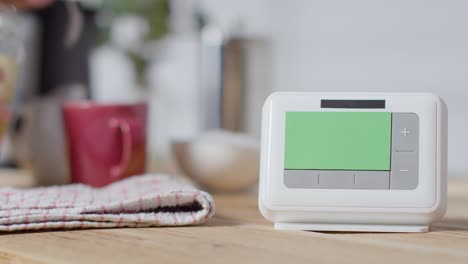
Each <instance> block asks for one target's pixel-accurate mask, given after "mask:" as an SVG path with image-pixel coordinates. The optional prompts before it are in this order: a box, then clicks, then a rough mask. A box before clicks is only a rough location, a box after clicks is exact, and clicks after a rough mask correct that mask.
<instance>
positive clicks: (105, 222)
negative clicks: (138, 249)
mask: <svg viewBox="0 0 468 264" xmlns="http://www.w3.org/2000/svg"><path fill="white" fill-rule="evenodd" d="M213 214H214V203H213V199H212V197H211V196H210V195H209V194H208V193H206V192H202V191H200V190H197V189H195V188H194V187H193V186H191V185H188V184H183V183H181V182H179V181H177V180H176V179H175V178H174V177H171V176H168V175H163V174H153V175H151V174H149V175H142V176H135V177H130V178H127V179H124V180H121V181H119V182H115V183H113V184H111V185H108V186H106V187H104V188H100V189H95V188H92V187H89V186H86V185H82V184H73V185H66V186H53V187H44V188H34V189H13V188H0V231H20V230H21V231H24V230H40V229H72V228H109V227H150V226H183V225H196V224H201V223H204V222H205V221H207V220H208V219H209V218H210V217H211V216H213Z"/></svg>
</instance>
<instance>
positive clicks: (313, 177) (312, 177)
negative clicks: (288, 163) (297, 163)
mask: <svg viewBox="0 0 468 264" xmlns="http://www.w3.org/2000/svg"><path fill="white" fill-rule="evenodd" d="M284 185H286V186H287V187H289V188H300V189H315V188H318V171H316V170H285V171H284Z"/></svg>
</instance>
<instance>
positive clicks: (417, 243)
mask: <svg viewBox="0 0 468 264" xmlns="http://www.w3.org/2000/svg"><path fill="white" fill-rule="evenodd" d="M7 174H8V175H5V173H0V184H1V183H4V184H5V183H6V184H9V185H12V184H13V183H15V177H17V178H18V181H17V182H18V184H19V185H22V186H23V187H24V185H25V184H26V183H28V181H27V180H25V179H24V178H23V179H20V178H21V177H24V175H23V176H17V175H15V176H12V173H11V172H10V173H7ZM3 175H5V176H3ZM2 176H3V177H2ZM215 201H216V205H217V213H216V216H215V217H214V218H213V219H212V220H211V221H210V222H209V223H208V224H206V225H204V226H197V227H177V228H142V229H128V228H122V229H107V230H77V231H54V232H36V233H0V263H281V264H285V263H360V264H362V263H426V264H427V263H464V264H466V263H468V181H452V182H451V183H450V185H449V209H448V213H447V216H446V217H445V219H444V220H443V221H442V222H440V223H437V224H435V225H434V226H433V227H432V230H431V232H429V233H422V234H385V233H343V232H335V233H323V232H305V231H275V230H273V227H272V224H271V223H269V222H267V221H265V220H264V219H263V217H262V216H261V215H260V213H259V212H258V210H257V198H256V195H255V194H243V195H215Z"/></svg>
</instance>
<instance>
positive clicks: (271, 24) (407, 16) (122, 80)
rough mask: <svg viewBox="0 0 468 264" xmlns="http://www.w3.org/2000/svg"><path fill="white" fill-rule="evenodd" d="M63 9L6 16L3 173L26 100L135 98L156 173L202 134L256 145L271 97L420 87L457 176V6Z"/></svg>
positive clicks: (259, 0)
mask: <svg viewBox="0 0 468 264" xmlns="http://www.w3.org/2000/svg"><path fill="white" fill-rule="evenodd" d="M71 2H73V3H74V4H73V5H71V4H69V3H70V2H66V1H59V2H57V3H55V4H54V5H53V6H49V7H47V8H46V9H42V10H23V11H20V12H18V13H17V18H15V19H17V21H18V23H15V25H14V26H12V27H13V28H14V31H15V32H16V34H17V35H18V36H19V38H20V39H21V40H22V42H23V44H24V51H25V52H24V54H23V57H22V58H21V65H22V67H21V68H20V69H21V70H19V71H18V73H19V74H18V76H19V81H18V82H17V89H16V93H15V94H16V96H15V97H14V102H15V103H14V108H13V112H14V113H13V116H14V118H12V121H11V122H12V129H10V130H9V135H7V136H6V139H4V142H3V143H2V160H3V164H4V165H8V164H10V165H11V164H12V163H21V161H18V159H17V158H15V157H16V156H21V155H22V154H21V152H25V151H26V150H24V148H25V147H24V143H23V146H22V144H21V142H20V143H18V144H16V145H15V141H21V140H17V138H21V134H22V133H25V132H24V131H23V130H25V128H24V127H25V126H26V125H25V123H27V121H25V120H26V119H27V118H25V117H24V116H25V115H24V114H23V113H24V112H25V110H24V109H25V108H27V107H26V105H28V104H29V105H30V104H31V102H33V101H34V102H36V104H38V105H41V104H46V105H51V104H54V103H56V104H58V103H59V102H63V101H64V100H69V99H73V100H76V99H80V98H92V99H94V100H96V101H99V102H107V103H115V102H136V101H141V100H147V101H148V103H149V107H150V113H149V127H148V131H149V133H148V135H149V138H148V140H149V147H148V151H149V154H150V159H151V160H156V161H157V162H155V163H154V166H155V167H157V168H163V167H164V166H169V167H170V166H173V165H170V164H171V163H173V156H172V151H171V142H174V141H183V140H188V139H192V138H195V137H197V135H199V134H200V133H202V132H203V131H208V130H213V129H215V130H216V129H225V130H229V131H233V132H242V133H244V134H245V135H248V136H249V138H251V139H253V140H254V141H255V140H257V141H258V139H259V137H260V124H261V122H260V119H261V114H260V110H261V106H262V103H263V101H264V100H265V98H266V97H267V96H268V94H270V93H271V92H272V91H277V90H286V91H345V92H346V91H372V92H433V93H436V94H438V95H440V96H441V97H442V98H443V99H444V100H445V101H446V103H447V105H448V109H449V176H450V177H468V158H467V157H468V155H467V154H466V150H467V149H468V139H467V137H466V135H468V119H467V115H468V104H467V103H466V102H465V100H466V99H467V98H468V34H467V28H468V16H467V15H466V14H467V12H468V2H466V1H461V0H426V1H423V0H420V1H419V0H414V1H404V0H394V1H380V0H377V1H376V0H353V1H347V0H327V1H318V0H290V1H284V0H237V1H228V0H139V1H138V0H127V1H125V0H112V1H105V0H101V1H99V0H86V1H71ZM76 2H78V4H76ZM57 43H60V45H58V44H57ZM71 49H72V50H74V51H73V52H70V50H71ZM18 56H20V55H18ZM37 102H39V103H37ZM41 102H42V103H41ZM38 107H41V106H38ZM51 111H53V110H51ZM26 112H27V111H26ZM33 112H35V111H33ZM45 112H47V111H45ZM41 118H42V119H41V120H45V119H47V117H41ZM36 119H37V118H36ZM36 125H37V124H36ZM31 126H33V125H31ZM37 126H40V125H37ZM47 127H48V128H50V127H52V125H48V126H47ZM26 130H27V129H26ZM12 145H14V146H15V147H11V146H12ZM14 152H20V154H19V155H16V154H12V153H14ZM23 156H24V154H23ZM19 160H21V158H19ZM162 164H164V165H162ZM168 164H169V165H168Z"/></svg>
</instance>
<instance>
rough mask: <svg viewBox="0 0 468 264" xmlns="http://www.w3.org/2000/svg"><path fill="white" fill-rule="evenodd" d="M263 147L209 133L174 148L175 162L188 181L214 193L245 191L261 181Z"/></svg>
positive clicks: (237, 137)
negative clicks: (190, 180)
mask: <svg viewBox="0 0 468 264" xmlns="http://www.w3.org/2000/svg"><path fill="white" fill-rule="evenodd" d="M259 146H260V144H259V142H258V141H257V140H255V139H253V138H251V137H249V136H246V135H244V134H240V133H231V132H221V131H216V132H209V133H207V134H205V135H203V136H202V137H200V138H198V139H195V140H191V141H176V142H173V144H172V151H173V154H174V156H175V159H176V161H177V163H178V165H179V167H180V169H181V170H182V172H183V173H185V174H186V175H187V176H188V177H190V178H191V179H192V180H194V181H195V182H197V183H199V184H200V185H202V186H203V187H206V188H207V189H209V190H211V191H220V192H233V191H241V190H245V189H247V188H249V187H251V186H252V185H254V184H255V183H256V182H257V180H258V175H259V163H260V148H259Z"/></svg>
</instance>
